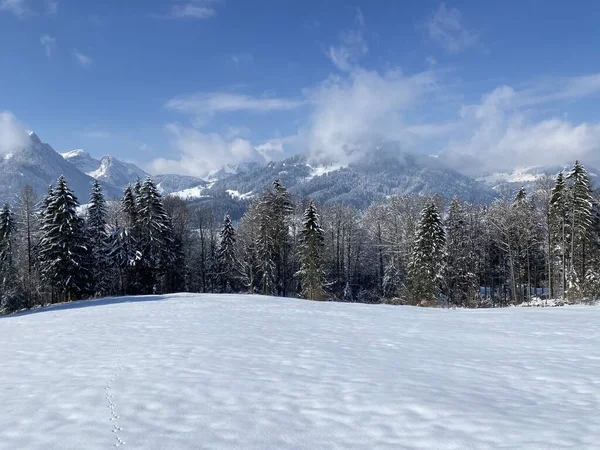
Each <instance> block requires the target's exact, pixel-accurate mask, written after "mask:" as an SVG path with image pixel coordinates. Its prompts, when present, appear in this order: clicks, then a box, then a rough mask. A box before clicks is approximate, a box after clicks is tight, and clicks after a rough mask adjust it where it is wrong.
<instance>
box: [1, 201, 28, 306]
mask: <svg viewBox="0 0 600 450" xmlns="http://www.w3.org/2000/svg"><path fill="white" fill-rule="evenodd" d="M15 231H16V227H15V220H14V216H13V213H12V211H11V210H10V207H9V206H8V204H7V203H4V205H3V206H2V210H0V312H1V311H3V310H4V311H8V312H12V311H15V310H17V309H19V308H20V307H21V306H22V303H23V298H22V295H21V292H20V290H19V284H18V282H17V271H16V267H15V264H14V240H15Z"/></svg>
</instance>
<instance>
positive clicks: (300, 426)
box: [0, 294, 600, 450]
mask: <svg viewBox="0 0 600 450" xmlns="http://www.w3.org/2000/svg"><path fill="white" fill-rule="evenodd" d="M599 333H600V309H599V308H593V307H569V308H548V309H545V308H544V309H543V308H540V309H531V308H509V309H499V310H441V309H423V308H410V307H392V306H381V305H379V306H369V305H359V304H341V303H317V302H309V301H300V300H292V299H283V298H265V297H249V296H218V295H183V294H182V295H172V296H168V297H160V296H151V297H146V298H122V299H113V300H99V301H91V302H80V303H73V304H69V305H65V306H57V307H54V308H49V309H46V310H39V311H36V312H32V313H28V314H24V315H17V316H7V317H2V318H0V342H1V343H2V345H0V373H1V374H2V377H1V382H0V398H1V399H2V409H0V447H2V448H14V449H17V448H20V449H25V448H27V449H40V450H41V449H66V448H69V449H81V448H90V449H96V448H98V449H100V448H103V449H106V448H111V447H112V448H114V447H115V446H116V447H123V448H139V449H168V448H170V449H192V448H193V449H197V448H206V449H208V448H210V449H226V448H227V449H230V448H251V449H283V448H286V449H316V448H318V449H329V448H339V449H367V448H389V449H398V448H423V449H425V448H426V449H441V448H444V449H466V448H536V449H548V448H567V447H569V448H577V449H586V448H589V449H591V448H597V442H598V436H600V415H599V414H598V403H599V402H600V384H599V383H598V373H600V350H599V349H598V334H599Z"/></svg>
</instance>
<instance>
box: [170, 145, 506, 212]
mask: <svg viewBox="0 0 600 450" xmlns="http://www.w3.org/2000/svg"><path fill="white" fill-rule="evenodd" d="M276 178H279V179H280V180H281V182H282V183H283V185H285V186H286V187H287V188H289V190H290V192H292V193H294V194H297V195H299V196H300V197H306V196H308V197H311V198H312V199H314V200H315V201H317V202H319V203H321V204H332V203H341V204H346V205H353V206H356V207H358V208H361V209H362V208H367V207H368V206H369V205H370V204H371V203H373V202H375V201H377V200H381V199H383V198H385V197H387V196H390V195H416V194H423V195H434V194H437V195H441V196H443V197H446V198H448V199H451V198H452V197H454V196H458V197H460V198H462V199H464V200H466V201H470V202H475V203H487V202H489V201H491V200H493V199H494V198H495V195H496V194H495V192H494V191H493V190H492V189H490V188H489V187H487V186H485V185H483V184H482V183H480V182H478V181H476V180H473V179H472V178H469V177H466V176H464V175H461V174H459V173H458V172H455V171H453V170H451V169H448V168H447V167H444V166H443V165H442V164H441V163H440V162H439V161H436V160H432V159H431V158H423V157H418V156H416V155H411V154H407V153H402V152H394V151H392V150H389V151H383V150H382V151H379V152H376V153H375V154H369V155H368V156H367V157H364V158H362V159H359V160H358V161H356V162H354V163H351V164H349V165H348V166H343V165H340V164H326V165H318V164H315V163H314V162H312V163H311V162H309V160H308V159H307V158H306V157H304V156H302V155H296V156H294V157H291V158H288V159H285V160H283V161H272V162H269V163H268V164H266V165H265V166H257V165H254V166H250V167H241V168H237V169H236V171H234V172H232V173H230V174H227V173H222V174H221V175H220V177H219V178H216V179H215V180H214V181H213V182H212V183H211V185H210V187H207V188H204V186H202V189H198V190H188V191H186V192H184V193H182V194H180V195H179V196H180V197H184V198H188V199H191V198H196V199H198V198H204V199H209V198H219V197H220V198H222V197H223V196H224V194H229V195H231V196H232V197H234V198H237V199H240V200H243V199H248V198H252V196H253V195H256V194H257V193H260V192H262V191H263V190H264V189H265V188H266V187H268V186H270V184H271V183H272V182H273V180H274V179H276ZM195 194H197V195H196V196H195V197H194V195H195Z"/></svg>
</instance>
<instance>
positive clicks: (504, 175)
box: [476, 164, 598, 189]
mask: <svg viewBox="0 0 600 450" xmlns="http://www.w3.org/2000/svg"><path fill="white" fill-rule="evenodd" d="M571 167H572V164H571V165H568V164H567V165H564V166H539V167H527V168H517V169H514V170H513V171H512V172H494V173H488V174H485V175H481V176H479V177H477V178H476V179H477V181H479V182H481V183H483V184H485V185H486V186H489V187H491V188H494V189H497V188H499V187H501V186H503V185H508V186H509V187H510V186H513V187H517V188H518V187H521V186H523V187H525V188H527V189H531V188H533V187H534V186H535V183H536V182H537V181H538V180H539V179H541V178H542V177H543V176H545V175H550V176H552V177H556V175H558V173H559V172H561V171H562V172H564V173H565V174H566V173H569V171H570V170H571ZM586 170H587V171H588V174H589V176H590V179H591V181H592V183H595V182H596V180H597V177H598V175H597V173H598V170H597V169H595V168H593V167H589V166H587V165H586Z"/></svg>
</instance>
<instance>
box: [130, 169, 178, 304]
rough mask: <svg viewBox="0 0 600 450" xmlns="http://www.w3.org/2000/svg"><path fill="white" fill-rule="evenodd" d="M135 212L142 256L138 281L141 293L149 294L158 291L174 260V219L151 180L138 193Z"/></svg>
mask: <svg viewBox="0 0 600 450" xmlns="http://www.w3.org/2000/svg"><path fill="white" fill-rule="evenodd" d="M135 210H136V214H137V221H136V228H137V230H138V233H139V237H138V239H139V242H138V244H139V251H140V253H141V255H142V256H141V258H140V259H139V261H137V262H136V265H135V268H136V276H137V277H138V278H137V280H136V282H137V283H138V286H139V289H140V292H141V293H145V294H149V293H153V292H156V291H157V290H158V288H159V282H160V276H161V275H162V274H164V273H165V271H166V270H168V268H169V266H170V265H171V264H172V263H173V261H174V260H175V256H174V254H173V233H172V231H173V230H172V225H171V219H170V217H169V215H168V214H167V212H166V210H165V207H164V204H163V202H162V197H161V195H160V192H159V191H158V189H157V188H156V185H155V184H154V182H153V181H152V179H151V178H148V179H146V181H145V182H144V183H143V184H142V186H141V187H140V188H139V194H136V196H135Z"/></svg>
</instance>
